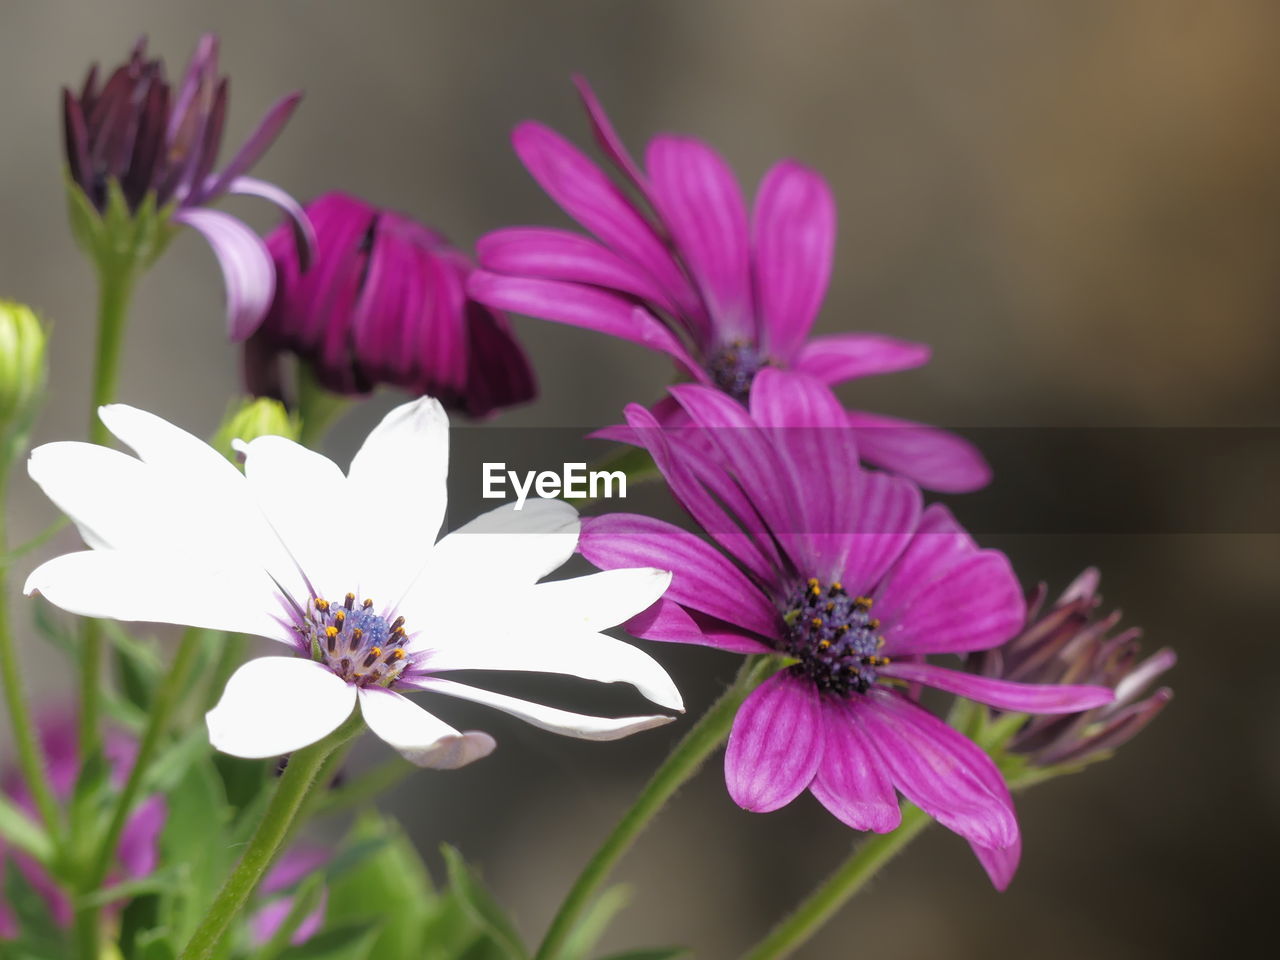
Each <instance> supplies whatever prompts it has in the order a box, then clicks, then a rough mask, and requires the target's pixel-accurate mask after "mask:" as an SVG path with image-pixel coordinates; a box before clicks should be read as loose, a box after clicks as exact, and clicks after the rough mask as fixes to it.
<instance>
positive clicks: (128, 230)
mask: <svg viewBox="0 0 1280 960" xmlns="http://www.w3.org/2000/svg"><path fill="white" fill-rule="evenodd" d="M145 54H146V40H145V38H143V39H140V40H139V41H138V42H137V44H135V46H134V48H133V52H132V53H131V54H130V55H129V59H128V60H127V61H125V63H123V64H122V65H121V66H119V67H116V69H115V70H113V71H112V72H111V74H110V75H109V76H108V77H107V79H106V80H105V81H104V82H102V83H101V84H99V71H98V67H97V66H96V65H95V66H94V67H92V68H91V69H90V70H89V73H88V76H86V77H85V81H84V85H83V86H82V87H81V90H80V92H79V94H76V93H73V92H72V91H71V90H70V89H68V88H65V87H64V88H63V91H62V118H63V131H64V135H65V138H66V149H67V170H68V174H69V178H70V179H69V184H68V191H69V194H70V199H71V209H72V225H73V229H74V230H75V232H76V236H77V238H78V239H79V240H80V242H81V244H82V246H84V247H85V248H86V250H87V251H88V252H89V253H90V255H91V256H93V257H94V259H95V260H97V261H98V263H99V267H100V268H103V267H104V263H105V264H107V266H106V269H109V270H111V271H112V272H118V271H120V270H125V269H134V268H135V267H136V266H137V265H138V264H142V265H145V264H147V263H150V262H151V261H152V260H153V259H154V258H155V257H156V256H158V255H159V252H160V251H161V250H162V249H163V248H164V245H165V243H166V242H167V239H168V237H169V235H170V231H169V230H168V229H167V227H168V226H169V225H170V224H184V225H186V226H189V227H191V228H193V229H195V230H198V231H199V232H200V233H201V234H202V235H203V236H204V237H205V239H206V240H208V241H209V244H210V246H212V248H213V252H214V255H215V256H217V258H218V261H219V263H220V265H221V266H222V272H223V278H224V279H225V281H226V285H227V327H228V333H229V334H230V336H231V338H232V339H233V340H243V339H244V338H245V337H247V336H248V335H249V334H250V333H252V332H253V330H254V329H255V328H256V326H257V324H258V322H259V321H260V320H261V319H262V315H263V314H264V313H265V311H266V308H267V305H268V304H269V303H270V301H271V294H272V290H273V288H274V279H273V277H272V275H271V262H270V259H269V258H268V257H267V252H266V249H265V248H264V247H263V245H262V241H261V239H260V238H259V237H258V235H257V234H256V233H254V232H253V231H252V230H250V229H249V228H248V227H247V226H245V225H244V224H243V223H241V222H240V221H239V220H237V219H236V218H235V217H232V216H230V215H228V214H225V213H221V212H219V211H216V210H210V209H208V208H207V206H208V204H209V203H210V202H212V201H213V200H216V199H217V198H218V197H220V196H222V195H223V194H228V193H233V194H247V195H251V196H256V197H261V198H262V199H264V200H267V201H270V202H271V203H274V204H276V205H277V206H279V207H281V208H282V209H283V210H284V211H285V213H286V214H288V215H289V217H290V218H291V220H292V225H293V229H294V231H295V236H296V241H297V243H298V247H299V250H300V252H301V256H303V257H306V256H307V255H308V254H309V252H310V248H311V228H310V226H309V225H308V224H307V222H306V218H305V217H304V216H303V214H302V208H301V207H300V206H298V204H297V202H296V201H295V200H294V199H293V198H292V197H290V196H289V195H288V194H287V193H285V191H283V190H281V189H280V188H279V187H276V186H274V185H272V184H270V183H266V182H264V181H262V180H257V179H254V178H253V177H248V176H245V174H246V173H248V171H249V169H250V168H251V167H252V166H253V165H254V164H255V163H257V162H258V160H259V159H260V158H261V157H262V155H263V154H264V153H265V152H266V151H267V148H268V147H270V146H271V144H272V143H273V142H274V141H275V139H276V136H277V135H278V134H279V133H280V131H281V129H283V127H284V125H285V123H286V122H287V121H288V120H289V117H290V116H292V114H293V111H294V109H295V108H296V107H297V105H298V101H299V100H301V99H302V94H300V93H291V94H289V95H288V96H285V97H283V98H281V99H280V100H279V101H277V102H276V104H275V105H274V106H272V107H271V109H270V110H268V111H267V114H266V116H264V117H263V118H262V120H261V121H259V123H258V126H257V127H255V128H254V131H253V133H251V134H250V135H249V138H248V140H246V141H245V142H244V144H243V145H242V146H241V147H240V149H239V150H238V151H236V153H235V155H234V156H233V157H232V158H231V159H230V160H229V161H228V162H227V163H226V165H225V166H224V167H223V168H222V169H221V170H220V171H217V172H215V171H214V166H215V165H216V164H217V162H218V154H219V151H220V149H221V146H222V133H223V125H224V122H225V120H226V114H227V89H228V87H227V78H226V77H224V76H219V74H218V39H217V37H214V36H213V35H211V34H207V35H205V36H204V37H202V38H201V39H200V42H199V44H198V45H197V46H196V51H195V53H194V54H193V55H192V57H191V63H190V64H189V65H188V66H187V70H186V73H185V74H184V75H183V78H182V82H181V83H180V84H179V85H178V87H177V90H176V92H175V91H174V89H173V88H172V87H170V85H169V82H168V80H167V79H166V77H165V70H164V62H163V61H162V60H160V59H152V60H149V59H146V55H145ZM157 214H159V216H157ZM121 258H123V262H121Z"/></svg>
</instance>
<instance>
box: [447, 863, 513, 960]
mask: <svg viewBox="0 0 1280 960" xmlns="http://www.w3.org/2000/svg"><path fill="white" fill-rule="evenodd" d="M440 853H441V854H442V855H443V856H444V862H445V867H446V869H447V870H448V872H449V886H450V887H452V888H453V890H454V892H455V893H457V894H458V896H459V897H461V902H462V904H463V906H464V907H465V908H466V909H467V910H468V912H469V913H470V914H471V918H472V919H473V920H474V921H475V922H476V923H477V924H479V925H480V926H481V927H482V928H483V929H484V930H485V931H486V932H487V933H488V934H489V935H490V936H491V937H492V938H493V939H494V940H495V941H496V942H497V943H498V944H499V945H501V947H502V948H503V950H504V951H506V952H505V956H507V957H514V958H520V960H523V958H525V957H527V956H528V953H527V952H526V951H525V949H524V946H523V944H522V943H521V940H520V935H519V934H518V933H517V932H516V929H515V925H514V924H512V922H511V920H510V919H508V917H507V915H506V913H505V912H504V911H503V910H502V908H501V907H500V906H498V903H497V901H495V900H494V899H493V897H492V896H491V895H490V894H489V891H488V890H486V889H485V888H484V886H483V885H482V884H481V883H480V881H479V880H478V879H477V878H476V876H475V875H474V874H473V873H472V871H471V868H470V867H468V866H467V864H466V861H464V860H463V859H462V854H461V853H459V852H458V851H457V849H456V848H454V847H452V846H450V845H449V844H447V843H446V844H444V845H443V846H441V848H440Z"/></svg>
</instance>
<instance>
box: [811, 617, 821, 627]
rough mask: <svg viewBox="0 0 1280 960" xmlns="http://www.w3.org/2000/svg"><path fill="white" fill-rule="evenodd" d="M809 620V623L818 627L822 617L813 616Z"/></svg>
mask: <svg viewBox="0 0 1280 960" xmlns="http://www.w3.org/2000/svg"><path fill="white" fill-rule="evenodd" d="M809 622H810V623H811V624H813V625H814V626H815V627H820V626H822V618H821V617H814V618H813V619H812V620H810V621H809Z"/></svg>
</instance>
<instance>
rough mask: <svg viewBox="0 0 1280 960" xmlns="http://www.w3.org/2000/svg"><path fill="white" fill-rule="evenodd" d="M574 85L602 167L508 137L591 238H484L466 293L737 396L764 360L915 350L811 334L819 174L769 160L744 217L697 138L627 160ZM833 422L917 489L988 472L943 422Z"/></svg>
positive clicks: (831, 359) (544, 132) (863, 359)
mask: <svg viewBox="0 0 1280 960" xmlns="http://www.w3.org/2000/svg"><path fill="white" fill-rule="evenodd" d="M576 83H577V85H578V90H579V93H581V95H582V99H583V103H584V104H585V106H586V110H587V116H588V119H589V120H590V123H591V126H592V130H593V131H594V133H595V137H596V141H597V143H598V144H599V146H600V149H601V151H602V152H603V153H604V156H605V158H606V159H607V160H608V161H609V163H610V165H611V166H612V167H613V172H614V173H615V174H616V178H610V176H609V175H608V174H606V173H605V172H604V171H603V170H602V169H601V168H600V167H599V166H597V165H596V164H595V163H593V162H592V161H591V160H590V159H589V158H588V157H587V156H586V155H585V154H583V153H582V152H581V151H580V150H578V149H577V148H576V147H575V146H573V145H572V144H571V143H569V142H568V141H567V140H565V139H564V138H563V137H561V136H560V135H559V134H557V133H556V132H555V131H553V130H550V129H548V128H547V127H544V126H543V125H541V124H539V123H533V122H526V123H522V124H520V125H519V126H518V127H517V128H516V129H515V132H514V134H513V135H512V142H513V143H514V145H515V149H516V153H517V154H518V155H519V157H520V160H521V162H522V163H523V164H524V166H525V168H526V169H527V170H528V171H529V173H530V174H531V175H532V176H533V178H534V179H535V180H537V182H538V184H539V186H541V187H542V189H543V190H545V191H546V192H547V194H548V195H550V197H551V198H552V199H553V200H554V201H555V202H556V203H557V204H559V206H560V207H561V208H562V209H563V210H564V211H565V213H567V214H568V215H569V216H570V217H572V218H573V219H574V220H576V221H577V222H578V223H579V224H581V225H582V227H583V228H585V229H586V230H587V231H589V232H590V233H592V234H594V236H595V239H592V238H590V237H585V236H582V235H581V234H577V233H573V232H571V231H566V230H557V229H551V228H542V227H515V228H510V229H504V230H498V231H496V232H494V233H491V234H489V235H488V236H486V237H483V238H482V239H481V240H480V243H479V245H478V246H477V254H478V257H479V261H480V266H481V268H482V269H481V270H480V271H478V272H477V273H476V274H474V275H473V276H472V279H471V283H470V290H471V292H472V295H473V296H475V298H476V299H477V300H480V301H481V302H483V303H488V304H489V305H490V306H492V307H495V308H497V309H501V310H510V311H512V312H515V313H522V314H527V315H529V316H533V317H540V318H543V319H546V320H556V321H559V322H561V323H568V324H572V325H574V326H579V327H586V328H588V329H591V330H597V331H599V332H601V333H607V334H609V335H610V336H615V337H621V338H623V339H625V340H630V341H632V342H634V343H638V344H640V345H642V346H645V347H648V348H650V349H652V350H657V351H659V352H661V353H665V354H667V355H669V356H670V357H671V358H672V359H673V360H674V361H675V363H676V365H677V367H678V368H680V370H681V371H682V373H683V374H684V375H687V376H690V377H692V378H693V379H695V380H696V381H698V382H699V383H703V384H707V385H709V386H714V387H716V388H718V389H720V390H723V391H724V392H725V393H727V394H728V395H729V396H731V397H733V398H734V399H735V400H738V401H740V402H743V403H746V402H747V396H748V393H749V391H750V388H751V384H752V381H753V380H754V378H755V376H756V374H757V373H759V371H761V370H763V369H767V368H781V369H794V370H800V371H803V372H806V373H809V374H810V375H812V376H814V377H816V378H818V379H819V380H821V381H823V382H824V383H827V384H837V383H841V382H843V381H846V380H853V379H856V378H860V377H867V376H872V375H875V374H883V373H893V372H896V371H900V370H909V369H911V368H913V367H918V366H920V365H922V364H924V363H926V362H927V361H928V359H929V349H928V347H926V346H924V345H923V344H919V343H909V342H906V341H903V340H898V339H895V338H892V337H887V336H883V335H881V334H875V333H840V334H835V335H831V336H822V337H813V336H811V335H810V332H811V330H812V327H813V323H814V320H815V318H816V317H817V315H818V310H819V309H820V308H821V306H822V301H823V298H824V297H825V295H826V292H827V283H828V280H829V278H830V274H831V262H832V256H833V252H834V249H835V234H836V208H835V200H834V199H833V197H832V195H831V189H830V187H829V186H828V185H827V182H826V181H825V180H824V179H823V178H822V176H821V175H819V174H818V173H816V172H815V171H813V170H810V169H809V168H807V167H804V166H802V165H801V164H798V163H796V162H794V161H792V160H783V161H782V162H780V163H778V164H777V165H776V166H774V167H773V168H772V169H771V170H769V172H768V173H766V174H765V177H764V180H763V181H762V182H761V184H760V189H759V191H758V192H757V194H756V199H755V206H754V208H753V210H752V211H751V214H750V215H748V213H747V207H746V203H745V201H744V200H743V197H742V193H741V191H740V190H739V188H738V182H737V180H736V179H735V177H734V174H733V171H732V170H731V169H730V167H729V165H728V164H727V163H725V161H724V160H723V159H722V158H721V157H720V155H719V154H717V153H716V152H715V151H714V150H712V149H711V147H709V146H708V145H707V144H705V143H703V142H701V141H699V140H694V139H691V138H688V137H678V136H670V135H664V136H659V137H655V138H654V139H653V140H651V141H650V142H649V145H648V148H647V149H646V151H645V164H644V168H643V169H641V167H640V166H639V165H638V164H637V163H635V161H633V160H632V159H631V157H630V155H629V154H628V152H627V150H626V148H625V147H624V146H623V145H622V141H621V139H620V138H619V137H618V135H617V134H616V133H615V131H614V129H613V126H612V124H611V123H610V121H609V118H608V116H606V115H605V112H604V110H603V108H602V107H601V106H600V103H599V101H598V100H597V99H596V97H595V95H594V93H593V92H592V91H591V88H590V87H589V86H588V85H587V83H586V81H585V80H583V79H582V78H577V80H576ZM616 180H621V182H622V185H621V186H620V185H619V183H618V182H616ZM624 187H625V188H627V189H623V188H624ZM654 412H655V413H656V414H657V415H658V416H659V419H661V420H663V422H670V421H672V419H673V418H675V419H678V417H679V410H678V406H677V405H675V404H673V403H664V404H660V405H659V406H658V407H657V408H655V411H654ZM847 419H848V422H849V424H850V425H851V426H853V427H854V428H856V429H857V430H858V435H859V436H858V441H859V449H860V451H861V455H862V457H863V458H864V459H865V460H867V461H868V462H870V463H873V464H876V465H877V466H880V467H884V468H885V469H888V470H892V471H893V472H895V473H900V474H902V475H903V476H907V477H911V478H913V479H915V480H916V481H918V482H919V483H921V484H923V485H924V486H926V487H929V488H930V489H934V490H942V491H948V492H960V491H967V490H974V489H977V488H979V487H982V486H984V485H985V484H986V483H987V482H988V481H989V480H990V478H991V475H990V470H989V468H988V467H987V465H986V462H985V461H984V460H983V458H982V455H981V454H979V453H978V452H977V450H976V449H974V448H973V447H972V446H971V445H970V444H969V443H968V442H966V441H964V440H962V439H960V438H959V437H957V436H955V435H954V434H951V433H948V432H946V431H942V430H938V429H936V428H933V427H928V426H924V425H922V424H916V423H912V422H910V421H906V420H900V419H898V418H894V417H887V416H883V415H880V414H872V413H865V412H862V411H848V412H847Z"/></svg>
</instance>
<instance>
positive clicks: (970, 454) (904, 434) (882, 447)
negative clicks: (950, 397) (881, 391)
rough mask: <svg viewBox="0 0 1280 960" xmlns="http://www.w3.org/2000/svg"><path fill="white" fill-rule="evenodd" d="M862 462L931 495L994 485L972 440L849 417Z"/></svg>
mask: <svg viewBox="0 0 1280 960" xmlns="http://www.w3.org/2000/svg"><path fill="white" fill-rule="evenodd" d="M849 425H850V426H852V427H854V428H855V429H857V431H858V449H859V450H860V451H861V452H862V459H863V460H866V461H867V462H868V463H872V464H875V465H876V466H877V467H882V468H883V469H885V470H890V471H892V472H894V473H900V474H902V475H903V476H904V477H910V478H911V479H912V480H914V481H916V483H918V484H920V486H922V487H924V488H925V489H927V490H937V491H938V492H940V493H969V492H971V491H973V490H979V489H981V488H982V487H985V486H986V485H987V484H988V483H990V482H991V468H990V467H989V466H987V461H986V460H985V459H984V458H983V456H982V454H981V453H979V452H978V448H977V447H975V446H974V445H973V444H971V443H970V442H969V441H968V440H965V439H964V438H962V437H959V436H957V435H956V434H954V433H950V432H948V431H946V430H940V429H938V428H937V427H929V426H925V425H924V424H921V423H914V422H912V421H910V420H899V419H897V418H895V417H885V416H881V415H880V414H875V413H863V412H861V411H850V412H849Z"/></svg>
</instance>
